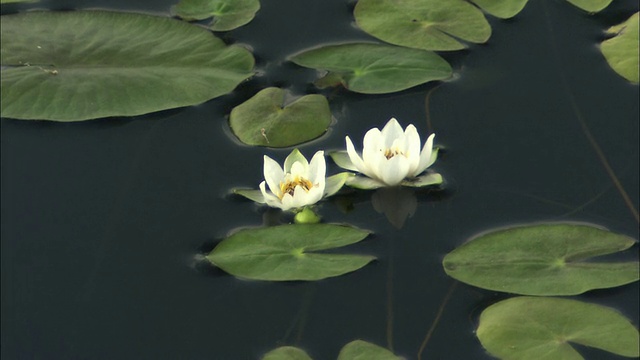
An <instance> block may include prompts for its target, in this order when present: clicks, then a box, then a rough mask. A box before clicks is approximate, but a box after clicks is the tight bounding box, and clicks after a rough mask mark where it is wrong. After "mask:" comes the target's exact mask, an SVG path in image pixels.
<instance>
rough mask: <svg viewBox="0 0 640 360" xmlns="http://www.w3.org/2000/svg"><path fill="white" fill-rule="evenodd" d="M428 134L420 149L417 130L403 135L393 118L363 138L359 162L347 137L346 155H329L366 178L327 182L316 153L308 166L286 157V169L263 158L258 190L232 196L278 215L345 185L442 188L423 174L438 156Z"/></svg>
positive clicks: (346, 176) (435, 177)
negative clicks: (253, 202) (271, 209)
mask: <svg viewBox="0 0 640 360" xmlns="http://www.w3.org/2000/svg"><path fill="white" fill-rule="evenodd" d="M433 139H434V135H433V134H432V135H431V136H429V138H428V139H427V141H426V143H425V144H424V146H423V147H422V150H421V149H420V147H421V144H420V135H418V131H417V130H416V127H415V126H413V125H409V126H407V128H406V130H403V129H402V127H401V126H400V124H399V123H398V121H397V120H396V119H394V118H392V119H391V120H389V122H388V123H387V125H385V127H384V128H383V129H382V131H381V130H379V129H378V128H373V129H371V130H369V131H368V132H367V133H366V135H365V137H364V148H363V152H362V157H361V156H360V155H359V154H358V153H357V152H356V150H355V147H354V146H353V143H352V142H351V139H350V138H349V137H348V136H347V137H346V144H347V151H338V152H333V153H332V154H331V157H332V158H333V160H334V161H335V163H336V164H337V165H338V166H340V167H342V168H344V169H347V170H351V171H357V172H359V173H361V174H362V175H364V176H355V175H354V174H351V173H346V172H344V173H340V174H337V175H333V176H330V177H326V168H327V167H326V162H325V158H324V151H318V152H316V153H315V155H314V156H313V158H311V162H308V161H307V159H306V158H305V157H304V156H303V155H302V154H301V153H300V151H298V149H295V150H293V152H292V153H291V154H290V155H289V156H287V158H286V160H285V162H284V168H283V167H280V165H279V164H278V163H277V162H276V161H275V160H273V159H271V158H270V157H268V156H266V155H265V157H264V179H265V180H264V181H263V182H262V183H260V186H259V187H260V190H245V189H238V190H235V192H236V193H237V194H239V195H242V196H244V197H247V198H249V199H251V200H253V201H255V202H258V203H261V204H267V205H269V206H271V207H275V208H280V209H282V210H294V211H297V210H300V209H302V208H304V207H306V206H309V205H313V204H315V203H317V202H318V201H320V199H322V198H323V197H326V196H330V195H333V194H335V193H336V192H337V191H338V190H340V188H341V187H342V186H343V185H344V184H345V183H346V184H347V185H349V186H352V187H355V188H360V189H375V188H380V187H388V186H396V185H405V186H413V187H421V186H428V185H436V184H440V183H442V176H441V175H440V174H438V173H435V172H431V171H429V172H427V173H426V174H423V175H420V174H422V173H423V172H424V171H425V170H426V169H427V168H428V167H429V166H431V165H432V164H433V163H434V162H435V160H436V156H437V149H435V150H434V149H433Z"/></svg>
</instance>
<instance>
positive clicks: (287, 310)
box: [1, 0, 640, 359]
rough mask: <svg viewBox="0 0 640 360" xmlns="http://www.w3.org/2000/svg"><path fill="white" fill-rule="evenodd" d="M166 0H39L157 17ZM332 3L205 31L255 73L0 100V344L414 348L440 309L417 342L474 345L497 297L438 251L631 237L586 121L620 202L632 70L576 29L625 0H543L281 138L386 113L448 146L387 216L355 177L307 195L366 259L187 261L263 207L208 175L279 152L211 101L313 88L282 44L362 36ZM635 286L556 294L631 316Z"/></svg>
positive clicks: (221, 355)
mask: <svg viewBox="0 0 640 360" xmlns="http://www.w3.org/2000/svg"><path fill="white" fill-rule="evenodd" d="M172 3H173V1H169V0H163V1H138V2H136V3H135V4H132V3H131V2H128V1H124V0H122V1H99V0H94V1H84V2H81V4H82V5H81V6H79V5H78V4H79V2H78V1H43V2H42V3H41V6H43V7H47V8H51V9H73V8H92V7H100V8H110V9H123V10H127V11H145V12H152V13H160V14H163V13H167V11H168V9H169V7H170V6H171V4H172ZM30 6H31V7H33V6H34V5H15V6H4V5H3V11H4V12H11V11H14V10H16V9H26V8H29V7H30ZM352 6H353V3H349V2H345V1H339V0H331V1H328V0H322V1H319V0H316V1H313V0H278V1H263V2H262V9H261V10H260V12H259V13H258V15H257V17H256V18H255V19H254V21H252V22H251V23H250V24H248V25H247V26H245V27H242V28H240V29H237V30H235V31H232V32H229V33H225V34H220V36H222V37H223V38H224V39H225V41H227V42H229V43H231V42H234V43H242V44H246V45H248V46H250V47H251V48H252V49H253V51H254V54H255V56H256V58H257V60H258V64H257V66H258V68H259V70H261V72H262V75H260V76H257V77H255V78H254V79H252V80H251V81H249V82H247V83H245V84H242V85H241V86H240V87H239V88H238V89H237V91H236V92H234V94H231V95H228V96H224V97H221V98H218V99H215V100H213V101H209V102H207V103H205V104H202V105H199V106H193V107H189V108H184V109H178V110H171V111H165V112H160V113H155V114H150V115H147V116H140V117H137V118H126V119H110V120H96V121H90V122H84V123H74V124H59V123H48V122H26V121H15V120H10V119H2V122H1V136H2V230H1V231H2V272H1V276H2V343H1V352H2V358H3V359H256V358H259V357H260V356H261V354H263V353H265V352H266V351H268V350H270V349H273V348H275V347H277V346H280V345H284V344H289V345H296V346H300V347H303V348H304V349H306V350H307V351H308V352H309V354H310V355H311V356H312V357H314V358H315V359H332V358H335V357H336V356H337V354H338V351H339V349H340V348H341V347H342V346H343V345H344V344H346V343H348V342H350V341H352V340H354V339H358V338H360V339H364V340H367V341H370V342H373V343H376V344H379V345H382V346H386V347H390V348H393V350H394V351H395V352H396V353H397V354H399V355H402V356H405V357H407V358H411V359H416V358H418V352H419V349H420V347H421V344H422V343H423V341H424V340H425V337H426V335H427V332H428V330H429V328H430V327H431V326H432V324H433V323H434V321H435V320H436V318H437V317H438V312H439V309H440V308H441V306H442V311H441V314H440V317H439V321H438V323H437V325H436V327H435V329H434V331H433V333H432V336H431V337H430V338H429V340H428V342H427V344H426V347H425V348H424V351H423V352H422V358H423V359H488V358H490V357H489V356H488V355H486V354H485V353H484V351H483V350H482V347H481V346H480V344H479V342H478V340H477V339H476V337H475V335H474V333H473V332H474V329H475V327H476V325H477V324H476V322H477V316H478V315H479V313H480V312H481V311H482V309H483V308H485V307H486V306H488V305H490V304H491V303H493V302H495V301H498V300H501V299H505V298H507V297H508V295H505V294H500V293H495V292H491V291H484V290H480V289H477V288H473V287H470V286H467V285H464V284H456V282H455V281H453V280H452V279H450V278H448V277H447V276H446V275H445V274H444V272H443V270H442V267H441V264H440V262H441V260H442V258H443V256H444V255H445V254H446V253H447V252H449V251H451V250H452V249H454V248H455V247H457V246H458V245H460V244H462V243H463V242H464V241H466V240H467V239H468V238H470V237H471V236H473V235H474V234H477V233H479V232H483V231H487V230H489V229H492V228H496V227H501V226H506V225H512V224H520V223H529V222H537V221H580V222H588V223H593V224H598V225H600V226H605V227H607V228H609V229H611V230H612V231H615V232H619V233H623V234H627V235H629V236H632V237H634V238H636V239H637V238H638V222H637V220H636V219H635V218H634V216H633V214H632V212H631V211H630V210H629V209H628V207H627V205H625V202H624V201H623V200H622V197H621V195H620V192H619V191H618V190H617V188H616V187H615V186H614V185H613V181H612V180H611V177H610V176H609V175H608V174H607V172H606V171H605V168H604V167H603V165H602V161H601V159H599V157H598V156H597V152H596V151H595V150H594V144H593V143H591V142H590V141H589V138H588V135H587V134H590V135H591V136H592V137H593V139H595V141H596V142H597V144H598V146H599V147H600V148H601V151H602V153H603V154H604V156H605V157H606V160H607V161H608V163H609V164H610V166H611V169H612V170H613V172H614V173H615V175H616V177H617V179H618V180H619V181H620V183H621V185H622V187H624V189H625V190H626V192H627V193H628V196H629V198H630V199H631V201H632V203H633V206H634V207H635V209H637V208H638V198H639V194H638V183H639V179H638V172H639V171H638V160H639V159H638V157H639V149H638V117H639V110H638V100H637V99H638V87H637V86H633V85H630V84H629V83H627V82H626V81H625V80H623V79H622V78H620V77H619V76H617V75H616V74H615V73H614V72H613V71H612V70H611V69H610V68H609V67H608V65H607V64H606V62H605V60H604V59H603V57H602V56H601V54H600V52H599V50H598V48H597V46H596V44H597V43H599V42H600V41H601V40H602V39H603V35H602V30H603V29H605V28H607V27H609V26H611V25H614V24H617V23H619V22H621V21H622V20H624V19H626V18H627V17H628V16H629V15H630V14H631V13H633V12H635V11H637V9H638V4H637V2H636V1H615V2H614V4H613V5H611V6H610V7H609V8H608V9H607V10H605V11H603V12H601V13H599V14H597V15H593V16H589V15H587V14H585V13H583V12H581V11H580V10H578V9H577V8H574V7H572V6H571V5H569V4H568V3H566V2H565V1H559V0H558V1H551V0H546V1H531V2H530V3H529V4H528V5H527V7H526V8H525V10H524V11H523V12H522V13H521V14H520V15H518V16H517V17H516V18H515V19H513V20H509V21H499V20H496V19H493V18H492V19H491V23H492V26H493V35H492V37H491V39H490V41H489V43H488V44H486V45H481V46H472V47H471V48H470V49H469V50H467V51H462V52H455V53H449V54H446V57H447V58H448V59H449V60H450V61H451V62H452V64H454V67H455V69H456V77H457V78H456V79H455V80H453V81H449V82H445V83H439V84H429V85H424V86H420V87H417V88H413V89H410V90H407V91H403V92H400V93H396V94H389V95H378V96H373V95H359V94H352V93H347V92H345V91H328V92H326V95H327V96H328V97H329V98H330V102H331V104H332V110H333V114H334V116H335V118H336V124H335V126H333V128H332V130H331V131H330V132H329V133H328V134H327V135H325V136H323V137H322V138H320V139H318V140H316V141H314V142H311V143H309V144H306V145H304V146H301V150H302V151H303V153H305V154H306V155H311V154H312V153H313V152H315V151H316V150H319V149H338V148H342V147H343V146H344V135H346V134H349V135H351V136H352V138H356V139H361V138H362V136H363V135H364V133H365V132H366V130H368V129H369V128H371V127H373V126H378V127H380V126H382V125H384V124H385V123H386V121H387V120H388V118H390V117H392V116H395V117H396V118H398V119H399V121H400V122H401V123H402V124H404V125H407V124H409V123H414V124H415V125H416V126H417V127H418V130H419V131H420V133H421V134H423V136H424V137H426V135H427V134H428V133H429V132H431V131H434V132H436V134H437V137H436V142H437V144H438V145H440V146H442V147H444V148H445V150H446V151H445V152H444V154H443V156H442V157H441V158H440V159H439V160H438V161H437V162H436V164H435V166H434V169H436V170H438V171H439V172H441V173H442V174H443V175H444V177H445V179H446V181H447V182H446V184H445V186H444V190H443V191H439V192H424V191H422V192H419V193H418V194H417V195H416V196H417V199H418V205H417V209H416V210H415V215H413V217H410V218H408V219H406V221H405V223H404V227H403V228H402V229H397V228H396V227H394V226H393V225H392V224H391V223H389V221H388V220H387V218H386V217H385V216H384V215H383V214H380V213H378V212H376V211H375V210H374V208H373V206H372V202H371V195H372V193H370V192H361V193H356V194H352V195H349V196H343V197H342V198H336V199H334V200H333V201H326V202H324V203H323V204H322V206H321V208H320V213H321V215H322V216H323V217H324V220H325V221H326V222H346V223H350V224H353V225H355V226H359V227H362V228H368V229H371V230H373V231H375V235H374V236H372V237H371V238H369V239H368V240H366V241H364V242H363V243H361V244H358V245H357V246H355V247H353V248H350V251H354V252H361V253H370V254H374V255H376V256H378V257H379V261H377V262H376V263H374V264H371V265H369V266H367V267H365V268H363V269H362V270H360V271H357V272H355V273H352V274H349V275H346V276H342V277H338V278H333V279H327V280H324V281H319V282H314V283H267V282H250V281H240V280H237V279H235V278H233V277H232V276H228V275H226V274H224V273H223V272H221V271H218V270H216V269H214V268H211V267H208V266H203V265H202V264H197V263H196V262H194V260H193V259H194V256H195V255H196V254H198V253H199V252H202V251H206V250H208V249H211V248H212V247H213V246H214V245H215V243H216V242H217V241H219V239H221V238H223V237H224V236H225V234H227V233H228V232H229V231H231V230H233V229H235V228H237V227H241V226H256V225H260V224H261V223H262V222H263V217H265V218H268V217H273V216H274V214H272V213H271V212H266V213H265V211H264V209H259V208H257V207H255V206H254V205H253V204H251V203H250V202H246V201H242V200H240V199H236V198H231V197H228V196H226V195H225V194H226V193H227V192H228V190H229V189H230V188H232V187H234V186H250V187H255V186H257V184H258V183H259V182H260V181H261V174H262V155H263V154H268V155H269V156H272V157H274V158H276V159H278V160H280V161H281V160H283V159H284V157H285V156H286V155H287V153H288V152H289V151H290V150H289V149H285V150H270V149H262V148H250V147H246V146H241V145H239V144H238V142H237V141H236V140H234V139H233V137H232V136H231V135H229V130H228V126H227V123H226V115H227V114H228V113H229V111H230V109H231V108H232V107H233V106H235V105H237V104H239V103H241V102H242V101H244V100H246V99H247V98H248V97H250V96H252V95H253V94H254V93H255V92H257V91H258V90H259V89H261V88H264V87H266V86H274V85H276V86H281V87H286V88H289V89H290V90H292V91H293V92H296V93H300V94H302V93H305V92H308V91H314V90H313V88H312V87H310V86H309V82H310V81H311V80H312V79H313V78H314V76H315V73H314V71H313V70H309V69H303V68H299V67H296V66H293V65H292V64H288V63H286V62H285V61H284V60H285V58H286V57H287V56H288V55H290V54H292V53H295V52H298V51H301V50H303V49H305V48H308V47H312V46H317V45H319V44H321V43H331V42H344V41H347V40H368V39H370V38H369V37H368V36H367V35H366V34H364V33H362V32H360V31H359V30H358V29H356V28H355V27H354V26H353V24H352V22H353V20H352V15H351V9H352ZM427 103H428V104H427ZM330 171H331V172H336V171H338V170H337V169H335V168H330ZM403 196H408V199H409V200H407V201H410V199H411V198H412V196H414V194H412V193H411V192H409V193H408V194H403ZM345 204H350V206H349V208H350V209H351V210H350V211H346V212H345V210H344V209H345V208H346V206H345ZM275 216H276V217H277V214H276V215H275ZM637 251H638V247H637V245H636V246H634V247H633V248H632V249H631V250H629V251H626V252H625V253H623V254H620V255H617V256H616V257H614V258H624V259H637V257H638V256H637ZM638 290H639V289H638V283H637V282H636V283H634V284H631V285H627V286H624V287H621V288H616V289H611V290H600V291H592V292H589V293H588V294H585V295H582V296H578V297H574V298H577V299H581V300H584V301H589V302H593V303H598V304H603V305H607V306H612V307H615V308H617V309H619V310H620V311H621V312H622V313H623V314H624V315H626V316H627V317H629V318H630V319H631V320H632V321H633V323H634V324H635V325H636V326H637V324H638V317H639V313H638V308H637V304H638V303H639V301H640V300H639V298H638ZM447 299H448V300H447ZM445 300H446V301H445ZM443 304H444V305H443ZM581 352H582V353H583V355H585V357H586V358H588V359H608V358H611V359H615V358H617V357H615V356H611V355H608V354H606V353H604V352H601V351H597V350H591V349H581Z"/></svg>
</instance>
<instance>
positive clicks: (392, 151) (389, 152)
mask: <svg viewBox="0 0 640 360" xmlns="http://www.w3.org/2000/svg"><path fill="white" fill-rule="evenodd" d="M396 155H404V154H403V153H402V151H400V150H398V149H386V150H385V151H384V157H386V158H387V160H389V159H391V158H392V157H394V156H396Z"/></svg>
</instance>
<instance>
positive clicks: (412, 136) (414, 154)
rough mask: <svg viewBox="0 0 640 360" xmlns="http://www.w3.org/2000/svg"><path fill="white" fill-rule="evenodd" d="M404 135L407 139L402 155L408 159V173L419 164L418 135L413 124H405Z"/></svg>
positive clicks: (413, 170)
mask: <svg viewBox="0 0 640 360" xmlns="http://www.w3.org/2000/svg"><path fill="white" fill-rule="evenodd" d="M404 135H405V139H406V141H407V143H406V150H405V152H404V155H405V156H406V157H407V159H409V173H410V174H413V173H414V172H415V171H416V170H417V169H418V166H419V165H420V135H418V130H417V129H416V127H415V126H413V125H409V126H407V129H406V130H405V131H404Z"/></svg>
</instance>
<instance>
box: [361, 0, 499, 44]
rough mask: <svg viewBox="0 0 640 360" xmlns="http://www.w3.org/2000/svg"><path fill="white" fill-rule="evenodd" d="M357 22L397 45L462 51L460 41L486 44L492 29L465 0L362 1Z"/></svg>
mask: <svg viewBox="0 0 640 360" xmlns="http://www.w3.org/2000/svg"><path fill="white" fill-rule="evenodd" d="M354 15H355V18H356V23H357V24H358V26H359V27H360V28H361V29H362V30H364V31H365V32H367V33H369V34H371V35H373V36H375V37H377V38H378V39H380V40H383V41H386V42H389V43H391V44H395V45H401V46H408V47H412V48H417V49H424V50H460V49H464V48H465V47H466V46H465V45H464V44H463V43H462V42H460V41H459V40H458V39H460V40H464V41H468V42H472V43H484V42H486V41H487V40H488V39H489V37H490V36H491V26H490V25H489V23H488V22H487V19H485V17H484V15H483V14H482V11H480V10H479V9H478V8H476V7H475V6H473V5H471V4H470V3H468V2H466V1H463V0H447V1H442V0H421V1H411V0H399V1H398V0H360V1H358V4H357V5H356V7H355V10H354Z"/></svg>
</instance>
